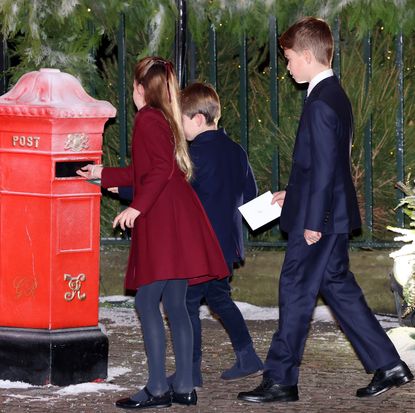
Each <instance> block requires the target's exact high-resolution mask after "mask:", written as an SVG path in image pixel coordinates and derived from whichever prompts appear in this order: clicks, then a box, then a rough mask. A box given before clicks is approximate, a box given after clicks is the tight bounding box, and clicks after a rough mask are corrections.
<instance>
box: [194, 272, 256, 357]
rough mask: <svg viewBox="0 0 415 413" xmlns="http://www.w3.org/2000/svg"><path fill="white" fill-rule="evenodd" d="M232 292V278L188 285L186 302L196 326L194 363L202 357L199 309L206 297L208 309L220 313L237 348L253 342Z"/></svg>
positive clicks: (236, 349) (239, 348) (233, 344)
mask: <svg viewBox="0 0 415 413" xmlns="http://www.w3.org/2000/svg"><path fill="white" fill-rule="evenodd" d="M230 292H231V287H230V285H229V278H223V279H221V280H213V281H208V282H206V283H203V284H197V285H192V286H191V287H188V289H187V295H186V304H187V310H188V312H189V316H190V320H191V322H192V327H193V361H194V362H197V361H199V360H200V359H201V357H202V328H201V322H200V319H199V308H200V303H201V301H202V299H203V298H205V299H206V303H207V305H208V306H209V308H210V309H211V310H212V311H213V312H214V313H215V314H217V315H218V316H219V318H220V320H221V322H222V324H223V326H224V327H225V330H226V332H227V333H228V334H229V338H230V339H231V342H232V346H233V348H234V350H235V351H239V350H242V349H243V348H245V347H246V346H248V345H250V344H251V343H252V339H251V335H250V334H249V331H248V328H247V326H246V323H245V320H244V318H243V316H242V314H241V312H240V310H239V308H238V307H237V306H236V304H235V303H234V302H233V300H232V298H231V295H230Z"/></svg>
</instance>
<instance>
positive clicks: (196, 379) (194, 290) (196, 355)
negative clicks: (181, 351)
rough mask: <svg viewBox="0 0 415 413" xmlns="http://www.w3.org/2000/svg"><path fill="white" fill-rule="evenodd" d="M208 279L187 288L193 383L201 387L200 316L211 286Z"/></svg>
mask: <svg viewBox="0 0 415 413" xmlns="http://www.w3.org/2000/svg"><path fill="white" fill-rule="evenodd" d="M211 282H212V281H208V282H205V283H202V284H198V285H192V286H190V287H188V288H187V294H186V306H187V311H188V312H189V317H190V321H191V323H192V329H193V368H192V369H193V385H194V386H195V387H201V386H202V385H203V380H202V373H201V362H202V323H201V321H200V317H199V311H200V303H201V301H202V299H203V298H204V297H205V294H206V291H207V289H208V288H209V287H208V286H209V284H210V283H211Z"/></svg>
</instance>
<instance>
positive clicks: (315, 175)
mask: <svg viewBox="0 0 415 413" xmlns="http://www.w3.org/2000/svg"><path fill="white" fill-rule="evenodd" d="M280 46H281V48H282V49H283V51H284V55H285V57H286V59H287V68H288V70H289V71H290V73H291V76H292V77H293V79H294V80H295V81H296V82H297V83H308V90H307V99H306V102H305V104H304V108H303V112H302V114H301V118H300V123H299V127H298V131H297V137H296V141H295V145H294V153H293V161H292V169H291V174H290V178H289V182H288V186H287V188H286V191H281V192H277V193H275V194H274V198H273V203H275V202H277V203H278V204H279V205H280V206H282V212H281V218H280V226H281V228H282V229H283V230H284V231H285V232H287V233H288V244H287V250H286V255H285V260H284V264H283V267H282V270H281V277H280V287H279V298H280V301H279V302H280V312H279V314H280V319H279V329H278V331H277V332H275V334H274V336H273V338H272V342H271V346H270V349H269V351H268V355H267V358H266V360H265V364H264V373H263V380H262V383H261V384H260V385H259V386H258V387H257V388H256V389H254V390H252V391H249V392H241V393H239V395H238V399H240V400H245V401H249V402H281V401H295V400H298V389H297V382H298V374H299V365H300V363H301V359H302V356H303V350H304V345H305V341H306V338H307V333H308V329H309V324H310V320H311V317H312V313H313V309H314V306H315V303H316V299H317V296H318V294H319V293H320V294H321V295H322V296H323V298H324V299H325V301H326V303H327V304H328V305H329V306H330V308H331V310H332V312H333V313H334V315H335V316H336V318H337V321H338V323H339V324H340V327H341V328H342V330H343V332H344V333H345V334H346V336H347V337H348V339H349V340H350V342H351V344H352V345H353V347H354V349H355V351H356V354H357V355H358V356H359V358H360V360H361V362H362V364H363V366H364V368H365V369H366V371H367V372H368V373H369V372H374V376H373V379H372V381H371V382H370V384H369V385H368V386H367V387H363V388H361V389H359V390H357V393H356V396H357V397H369V396H376V395H378V394H381V393H383V392H385V391H387V390H389V389H390V388H392V387H395V386H400V385H403V384H405V383H408V382H409V381H411V380H412V379H413V375H412V373H411V372H410V370H409V369H408V367H407V365H406V364H405V363H404V362H403V361H401V360H400V357H399V355H398V353H397V352H396V350H395V348H394V346H393V344H392V343H391V341H390V340H389V338H388V336H387V335H386V333H385V332H384V330H383V329H382V327H381V326H380V325H379V323H378V321H377V320H376V318H375V316H374V315H373V313H372V312H371V310H370V309H369V307H368V306H367V304H366V301H365V299H364V296H363V294H362V291H361V290H360V287H359V286H358V285H357V283H356V281H355V279H354V275H353V274H352V273H351V272H350V271H349V257H348V241H349V233H350V232H351V231H352V230H354V229H357V228H359V227H360V225H361V223H360V216H359V209H358V204H357V199H356V192H355V188H354V185H353V181H352V176H351V172H350V149H351V142H352V134H353V119H352V109H351V105H350V102H349V99H348V98H347V96H346V94H345V92H344V90H343V89H342V87H341V86H340V83H339V81H338V79H337V78H336V77H335V75H334V74H333V71H332V70H331V61H332V57H333V37H332V34H331V31H330V28H329V26H328V25H327V23H325V22H324V21H322V20H320V19H316V18H313V17H306V18H304V19H302V20H300V21H298V22H297V23H295V24H294V25H293V26H291V27H290V28H289V29H288V30H287V31H286V32H285V33H284V34H283V35H282V36H281V37H280Z"/></svg>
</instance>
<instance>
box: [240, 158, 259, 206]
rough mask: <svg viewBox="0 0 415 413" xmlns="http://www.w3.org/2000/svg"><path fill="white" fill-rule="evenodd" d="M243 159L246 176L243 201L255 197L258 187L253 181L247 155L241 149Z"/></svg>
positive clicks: (252, 173)
mask: <svg viewBox="0 0 415 413" xmlns="http://www.w3.org/2000/svg"><path fill="white" fill-rule="evenodd" d="M243 161H244V165H245V171H246V175H245V176H246V178H245V186H244V203H246V202H249V201H251V200H252V199H254V198H256V196H257V195H258V187H257V184H256V181H255V176H254V172H253V170H252V167H251V165H250V163H249V161H248V156H247V154H246V152H245V151H243Z"/></svg>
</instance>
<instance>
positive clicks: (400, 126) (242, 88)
mask: <svg viewBox="0 0 415 413" xmlns="http://www.w3.org/2000/svg"><path fill="white" fill-rule="evenodd" d="M178 8H179V10H180V13H179V17H178V22H177V29H176V41H175V47H174V50H175V64H176V67H177V72H178V76H179V80H180V83H181V85H182V86H184V85H185V84H186V83H188V82H190V81H192V80H194V79H195V77H196V73H197V63H198V62H197V52H198V51H197V47H196V45H195V44H194V43H193V41H192V36H191V33H188V32H187V25H186V4H185V1H178ZM124 24H125V23H124V19H123V16H121V18H120V29H119V32H120V34H119V43H118V46H119V55H118V59H119V71H120V73H119V76H120V79H125V73H124V72H125V53H126V51H125V42H124V41H123V30H124V28H123V27H124ZM268 25H269V39H268V41H269V54H270V56H269V62H270V63H269V65H270V74H271V76H270V84H269V96H270V105H269V111H270V114H271V116H272V120H273V123H274V125H275V131H274V132H275V134H277V133H278V131H277V129H278V124H279V116H280V115H279V112H280V110H279V109H280V108H279V80H278V76H277V74H278V43H277V39H278V25H277V18H276V17H275V16H270V17H269V18H268ZM339 26H340V25H339V21H338V20H336V21H335V22H334V24H333V36H334V40H335V50H334V60H333V68H334V71H335V72H336V74H337V75H338V76H339V77H340V78H341V76H342V73H341V71H340V68H341V65H340V62H341V58H342V55H341V48H340V28H339ZM217 41H218V40H217V33H216V30H215V27H214V26H213V25H211V26H210V29H209V33H208V35H207V43H208V54H209V81H210V83H211V84H212V85H214V86H215V87H216V86H217V84H218V69H217V64H218V45H217ZM363 47H364V50H363V51H362V54H363V58H364V62H365V66H366V80H365V81H366V91H367V90H368V89H369V86H370V82H371V76H372V36H371V33H368V34H367V35H366V37H365V39H364V42H363ZM395 47H396V69H397V71H398V83H397V85H396V88H397V94H398V105H397V109H396V159H395V162H396V176H397V180H398V181H403V180H404V177H405V165H404V154H405V141H404V132H405V131H404V125H405V119H404V58H403V51H404V40H403V35H402V33H398V34H397V35H396V46H395ZM239 59H240V61H239V65H240V76H239V112H240V142H241V145H242V146H243V147H244V148H245V149H246V150H247V152H248V154H249V149H250V144H249V122H250V119H249V111H248V107H249V101H248V99H249V90H248V84H249V83H248V59H249V56H248V47H247V39H246V37H245V36H244V37H243V38H242V39H241V41H240V52H239ZM119 93H120V97H121V99H120V102H121V104H120V107H119V123H120V157H121V161H120V164H121V165H124V164H125V157H126V142H127V137H126V134H127V130H126V115H125V110H126V107H125V96H126V87H125V82H124V81H122V82H120V85H119ZM363 162H364V171H365V175H364V203H365V205H364V211H365V221H364V225H365V229H366V231H365V234H366V235H365V237H364V239H362V238H359V239H358V240H352V245H354V246H361V247H369V248H388V247H395V246H396V245H397V244H398V243H396V242H392V241H384V240H376V239H374V237H373V219H374V217H373V203H374V199H373V165H372V122H371V119H369V120H368V122H367V124H366V127H365V130H364V159H363ZM270 184H271V189H272V190H273V191H276V190H279V189H280V188H281V182H280V154H279V149H278V146H277V147H275V151H274V153H273V156H272V182H271V183H270ZM400 197H402V194H401V193H400V192H398V191H397V192H396V202H398V199H399V198H400ZM277 225H278V224H277V223H276V225H275V227H274V229H273V231H274V233H275V232H277V231H278V226H277ZM395 225H396V226H399V227H403V226H404V215H403V212H402V211H397V213H396V224H395ZM246 243H247V245H248V246H252V247H280V246H284V245H285V241H284V240H283V239H282V240H277V241H272V242H267V241H258V240H257V239H256V237H255V236H252V235H249V234H248V232H247V231H246Z"/></svg>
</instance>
